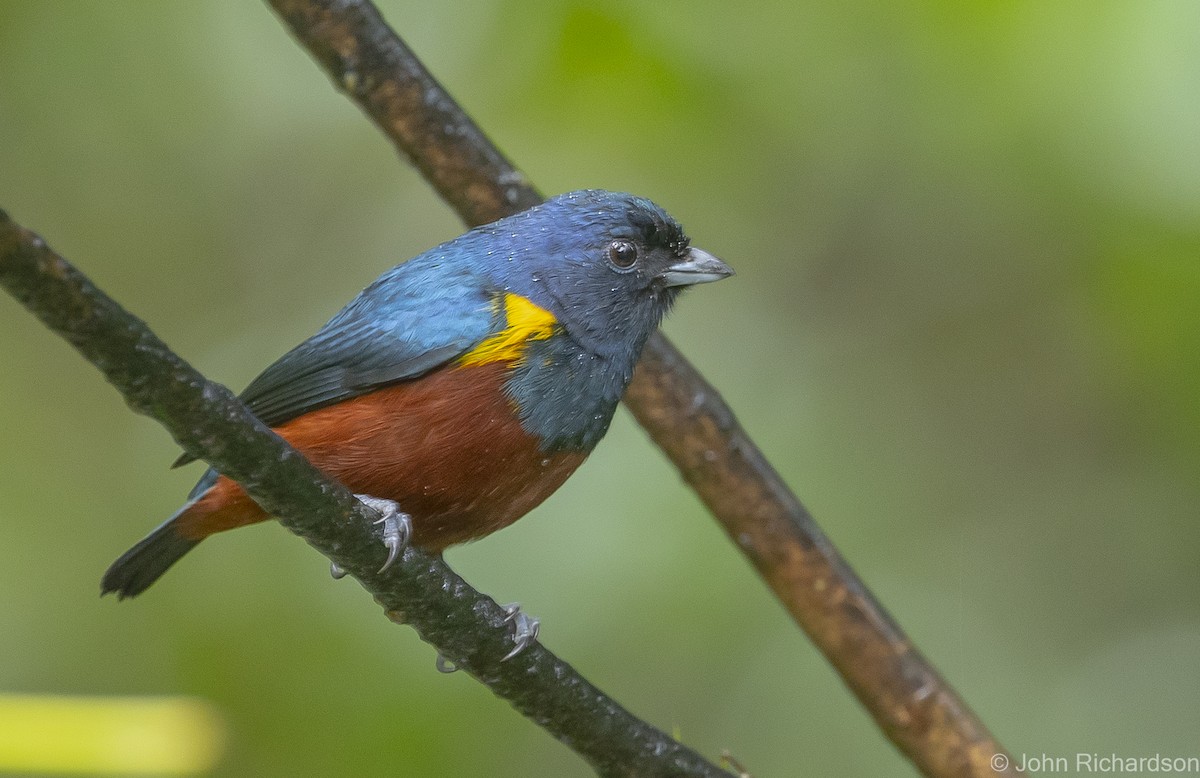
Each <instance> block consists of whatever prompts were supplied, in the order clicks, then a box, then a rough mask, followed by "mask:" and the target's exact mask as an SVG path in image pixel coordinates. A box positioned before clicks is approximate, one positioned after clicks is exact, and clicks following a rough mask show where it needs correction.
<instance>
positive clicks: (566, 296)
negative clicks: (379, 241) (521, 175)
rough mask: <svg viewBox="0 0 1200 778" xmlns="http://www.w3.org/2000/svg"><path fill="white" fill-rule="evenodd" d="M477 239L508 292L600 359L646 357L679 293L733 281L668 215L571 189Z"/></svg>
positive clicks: (647, 205) (643, 204)
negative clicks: (484, 241)
mask: <svg viewBox="0 0 1200 778" xmlns="http://www.w3.org/2000/svg"><path fill="white" fill-rule="evenodd" d="M480 232H482V233H485V234H487V235H489V236H491V240H490V244H489V245H490V246H491V248H492V254H491V258H490V259H491V262H492V263H493V269H494V271H495V272H496V274H497V276H498V278H497V280H498V281H499V282H500V283H501V284H503V286H504V287H505V289H506V290H507V291H512V292H516V293H517V294H520V295H523V296H525V297H527V298H529V299H530V300H532V301H533V302H534V303H536V304H537V305H539V306H541V307H543V308H545V309H546V310H548V311H550V312H551V313H552V314H554V316H555V318H556V319H557V320H558V321H559V323H560V324H561V325H562V327H563V328H564V330H565V331H566V333H567V335H568V336H569V337H571V338H572V339H573V340H575V341H576V342H577V343H578V344H579V345H580V346H581V347H582V348H583V349H585V350H586V351H588V352H590V353H592V354H594V355H596V356H601V357H612V356H621V355H629V354H630V353H631V352H639V351H640V350H641V347H642V345H643V344H644V343H645V341H646V338H647V337H649V335H650V333H651V332H653V331H654V329H655V327H657V326H658V324H659V322H660V321H661V320H662V317H663V315H664V314H666V312H667V311H668V310H669V309H670V307H671V304H672V303H673V302H674V300H675V298H676V296H677V295H678V294H679V292H680V291H681V290H683V289H685V288H687V287H689V286H693V285H695V284H702V283H707V282H709V281H717V280H720V279H722V278H726V277H727V276H730V275H732V274H733V270H731V269H730V267H729V266H728V265H726V264H725V263H724V262H722V261H721V260H719V259H717V258H716V257H714V256H712V255H711V254H709V253H708V252H706V251H702V250H701V249H698V248H694V247H692V246H690V245H689V243H688V238H687V236H686V235H685V234H684V232H683V228H681V227H680V226H679V223H678V222H676V221H675V220H674V219H673V218H671V217H670V216H669V215H668V214H667V213H666V211H664V210H663V209H662V208H660V207H658V206H657V205H655V204H654V203H652V202H651V201H649V200H647V199H645V198H641V197H635V196H634V195H629V194H623V193H615V192H607V191H602V190H583V191H577V192H568V193H567V194H562V195H559V196H557V197H554V198H552V199H550V200H547V201H546V202H545V203H542V204H541V205H538V206H536V207H534V208H531V209H529V210H528V211H524V212H522V213H520V214H517V215H515V216H512V217H509V218H507V219H503V220H501V221H499V222H495V223H494V224H491V225H488V226H486V227H483V228H481V230H480ZM497 247H500V248H499V250H497Z"/></svg>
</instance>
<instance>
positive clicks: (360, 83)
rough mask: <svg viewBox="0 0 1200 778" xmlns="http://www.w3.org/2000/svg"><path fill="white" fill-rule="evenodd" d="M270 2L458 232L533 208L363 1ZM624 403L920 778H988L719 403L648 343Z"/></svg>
mask: <svg viewBox="0 0 1200 778" xmlns="http://www.w3.org/2000/svg"><path fill="white" fill-rule="evenodd" d="M270 2H271V5H272V6H274V8H275V10H276V12H277V13H278V14H279V15H280V17H282V18H283V20H284V21H285V22H286V23H287V25H288V26H289V27H290V28H291V29H292V32H293V33H294V34H295V36H296V37H297V39H299V40H300V42H301V43H303V44H304V46H305V47H307V48H308V50H309V52H310V53H311V54H312V55H313V57H314V58H316V60H317V61H318V62H319V63H320V64H321V66H322V67H324V68H325V70H326V71H327V72H328V73H329V74H330V76H331V77H332V78H333V81H334V83H335V84H337V85H338V86H339V87H340V88H341V89H343V90H344V91H345V92H346V93H347V94H348V95H349V96H350V97H351V98H352V99H353V100H354V101H355V102H356V103H357V104H358V106H359V107H360V108H361V109H362V110H363V111H364V112H365V113H366V114H367V115H368V116H369V117H370V118H371V119H372V120H373V121H374V122H375V124H377V125H378V126H379V128H380V129H381V130H383V132H384V133H385V134H386V135H387V136H388V137H389V138H391V140H392V141H393V142H394V143H395V145H396V147H397V148H398V149H399V150H400V151H401V152H402V153H403V154H404V155H405V156H407V157H408V158H409V159H410V160H412V161H413V163H414V164H415V165H416V166H417V167H418V168H419V169H420V170H421V172H422V173H423V174H424V175H425V177H426V178H427V179H428V180H429V182H430V183H431V184H432V185H433V186H434V187H435V188H436V189H437V191H438V192H439V193H440V194H441V195H442V197H443V198H445V199H446V200H447V201H448V202H449V203H450V204H451V205H453V206H454V207H455V209H456V210H457V211H458V213H459V215H460V216H462V218H463V219H464V221H466V222H467V224H470V225H476V224H481V223H484V222H488V221H492V220H494V219H497V218H500V217H502V216H506V215H508V214H511V213H514V212H516V211H519V210H521V209H523V208H526V207H528V206H529V205H531V204H533V203H536V202H538V201H539V200H540V197H539V196H538V194H537V192H536V191H535V190H534V189H533V188H532V186H531V185H530V184H529V183H527V182H526V180H525V178H524V176H522V175H521V174H520V173H519V172H518V171H517V170H516V169H515V168H514V167H513V166H512V165H511V164H510V163H509V162H508V161H507V160H506V159H505V158H504V156H503V155H502V154H501V153H500V152H499V151H498V150H497V149H496V148H495V147H494V146H493V145H492V144H491V143H490V142H489V141H488V140H487V138H486V137H485V136H484V134H483V133H482V132H481V131H480V130H479V128H478V127H477V126H476V125H475V123H474V122H472V121H471V119H470V117H468V116H467V115H466V114H465V113H464V112H463V111H462V109H461V108H460V107H459V106H458V105H457V104H456V103H455V102H454V100H453V98H451V97H450V96H449V95H448V94H447V93H446V92H445V90H443V89H442V88H441V86H440V85H439V84H438V83H437V82H436V81H435V80H434V79H433V78H432V77H431V76H430V75H429V73H428V72H427V71H426V70H425V68H424V67H423V66H422V65H421V63H420V61H419V60H418V59H417V58H416V56H415V55H414V54H413V53H412V52H411V51H410V50H409V49H408V47H407V46H405V44H404V43H403V41H401V40H400V39H399V38H398V37H396V35H395V33H393V32H392V31H391V30H390V29H389V28H388V27H387V24H386V23H385V22H384V21H383V19H382V18H381V17H380V15H379V12H378V11H377V10H376V9H375V7H374V6H372V5H371V4H370V3H369V2H366V1H365V0H270ZM625 402H626V404H627V405H628V406H629V408H630V410H632V411H633V414H634V416H636V417H637V419H638V421H639V422H640V423H641V424H642V426H643V427H645V429H646V431H647V432H649V434H650V436H651V437H652V438H653V439H654V441H655V443H657V444H658V445H659V446H660V447H661V448H662V449H663V451H665V452H666V453H667V455H668V456H669V457H670V458H671V460H672V461H673V462H674V463H675V465H676V467H678V468H679V471H680V473H681V474H682V475H683V478H684V480H686V481H687V482H688V483H689V484H690V485H691V486H692V488H693V489H695V490H696V492H697V493H698V494H699V495H700V497H701V499H703V500H704V502H705V504H706V505H708V507H709V509H710V510H711V511H712V512H713V515H714V516H716V518H717V519H718V520H719V521H720V522H721V524H722V525H723V526H724V527H725V530H726V532H727V533H728V534H729V536H730V538H732V539H733V541H734V543H735V544H736V545H737V546H738V548H740V549H741V550H742V552H743V553H744V554H746V556H747V557H748V558H749V560H750V561H751V562H752V563H753V564H754V566H755V567H756V568H757V569H758V570H759V572H760V573H761V574H762V576H763V577H764V578H765V579H766V581H767V582H768V584H769V585H770V586H771V589H772V590H773V591H774V592H775V595H776V596H777V597H778V598H779V599H780V601H781V602H782V603H783V604H784V606H785V607H786V608H787V609H788V611H789V612H790V613H791V614H792V617H793V618H794V619H795V620H796V622H797V623H798V624H799V625H800V626H801V627H803V628H804V630H805V631H806V632H807V633H808V634H809V636H810V637H811V638H812V640H813V642H814V643H816V644H817V646H818V647H819V648H820V649H821V651H823V652H824V653H825V655H826V656H827V657H828V658H829V660H830V662H832V663H833V665H834V667H836V668H837V670H838V672H839V673H841V675H842V677H843V679H845V681H846V683H847V684H848V685H849V686H850V688H851V689H852V690H853V691H854V693H855V694H856V695H857V696H858V698H859V699H860V700H861V701H862V703H863V704H864V705H865V706H866V707H867V708H868V710H870V712H871V714H872V715H873V716H874V717H875V720H876V721H877V722H878V723H879V726H880V727H881V728H882V729H883V731H884V732H886V733H887V735H888V737H890V738H891V739H892V740H893V742H895V743H896V745H897V746H899V747H900V748H901V749H902V750H903V751H904V753H905V754H907V755H908V757H909V758H910V759H912V761H913V762H914V763H915V764H916V765H917V766H918V767H919V768H920V769H921V770H922V771H923V772H924V773H925V774H926V775H929V776H940V777H943V778H950V777H951V776H954V778H960V777H961V776H978V777H979V778H985V777H986V778H993V777H994V776H996V775H997V774H998V773H997V771H996V770H994V769H993V766H992V762H991V759H992V757H993V756H996V755H998V754H1000V753H1002V752H1001V750H1000V746H999V744H998V743H997V742H996V741H995V740H994V739H993V738H992V737H991V735H989V734H988V732H987V730H986V729H985V728H984V726H983V724H982V723H981V722H980V721H979V720H978V718H976V717H975V715H974V714H973V713H972V712H971V711H970V709H969V708H968V707H967V706H966V704H965V703H964V702H963V701H962V700H961V699H960V698H959V697H958V695H957V694H956V693H955V692H954V690H953V689H952V688H951V687H950V686H949V684H947V683H946V682H945V680H943V679H942V678H941V676H940V675H939V674H938V673H937V671H936V670H935V669H934V668H933V667H932V666H931V665H930V664H929V663H928V662H927V661H926V660H925V659H924V658H923V657H922V656H921V654H920V653H919V652H918V651H917V650H916V649H915V648H914V647H913V646H912V643H911V642H910V641H909V640H908V638H907V637H906V636H905V635H904V633H903V632H902V631H901V630H900V628H899V627H898V626H897V625H896V623H895V622H894V621H893V620H892V619H891V617H890V616H889V615H888V614H887V612H886V611H885V610H884V608H883V606H882V605H880V603H879V602H878V600H876V599H875V598H874V596H873V595H872V594H871V593H870V592H869V591H868V590H867V588H866V586H864V585H863V583H862V581H861V580H859V578H858V576H856V575H855V574H854V571H853V570H851V569H850V567H849V566H848V565H847V564H846V562H845V561H844V560H843V559H842V557H841V555H840V554H838V552H837V550H836V549H835V548H834V547H833V545H832V544H831V543H830V542H829V540H828V538H826V537H825V534H824V533H823V532H822V531H821V529H820V528H819V527H818V526H817V525H816V523H815V522H814V521H813V519H812V517H811V516H810V515H809V513H808V511H807V510H805V509H804V506H803V505H801V503H800V501H799V500H798V499H797V498H796V496H795V495H794V494H792V492H791V491H790V490H789V489H788V487H787V485H786V484H785V483H784V482H783V480H782V479H781V478H780V477H779V475H778V474H777V473H776V472H775V471H774V469H772V468H771V466H770V464H769V463H768V462H767V460H766V458H765V457H764V456H763V454H762V452H761V451H759V450H758V448H757V447H756V446H755V445H754V443H753V441H751V440H750V438H749V437H748V436H747V435H746V433H745V431H744V430H742V429H741V427H740V426H739V425H738V423H737V420H736V419H735V418H734V415H733V412H732V411H731V410H730V409H729V407H728V406H727V405H726V404H725V402H724V401H723V400H722V399H721V396H720V395H719V394H718V393H717V392H716V390H714V389H713V387H712V386H710V385H709V384H708V383H707V382H706V381H705V380H704V379H703V377H701V376H700V374H699V373H698V372H696V370H695V368H693V367H692V366H691V365H690V364H689V363H688V362H687V360H686V359H685V358H684V357H683V355H682V354H680V353H679V351H678V350H676V349H675V348H674V347H673V346H672V345H671V344H670V343H669V342H668V341H667V339H666V338H664V337H662V336H661V335H656V336H655V337H654V338H652V339H651V341H650V343H649V345H648V346H647V348H646V352H645V355H644V356H643V358H642V361H641V364H640V365H639V367H638V371H637V375H636V376H635V378H634V382H633V384H632V385H631V386H630V388H629V391H628V393H627V394H626V396H625ZM999 763H1000V762H999V761H998V762H997V764H999ZM1001 774H1003V773H1001Z"/></svg>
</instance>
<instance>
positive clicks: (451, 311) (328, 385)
mask: <svg viewBox="0 0 1200 778" xmlns="http://www.w3.org/2000/svg"><path fill="white" fill-rule="evenodd" d="M732 272H733V271H732V270H730V269H729V267H728V266H727V265H726V264H725V263H723V262H721V261H720V260H719V259H717V258H716V257H714V256H712V255H711V254H708V253H706V252H704V251H701V250H700V249H697V248H692V247H689V245H688V238H687V237H686V236H685V235H684V233H683V230H682V229H681V228H680V226H679V224H678V223H677V222H676V221H675V220H674V219H672V218H671V217H670V216H669V215H667V213H666V212H664V211H663V210H662V209H661V208H659V207H658V206H657V205H655V204H654V203H652V202H650V201H649V200H645V199H643V198H640V197H634V196H632V195H628V194H617V193H612V192H605V191H599V190H588V191H579V192H571V193H568V194H564V195H560V196H558V197H555V198H553V199H551V200H548V201H546V202H545V203H543V204H542V205H539V206H536V207H534V208H531V209H529V210H528V211H524V212H522V213H519V214H516V215H514V216H510V217H508V218H506V219H501V220H500V221H497V222H494V223H492V224H488V225H485V226H483V227H479V228H477V229H474V230H471V231H470V232H468V233H466V234H464V235H462V236H460V237H458V238H456V239H454V240H452V241H450V242H448V243H444V244H442V245H441V246H438V247H436V248H433V249H430V250H429V251H426V252H425V253H424V254H421V255H420V256H418V257H416V258H414V259H411V260H409V261H408V262H404V263H402V264H400V265H397V266H396V267H394V268H392V269H391V270H388V271H387V272H386V273H384V274H383V275H382V276H380V277H379V278H378V279H376V280H375V281H374V282H373V283H372V284H371V285H370V286H368V287H367V288H366V289H365V290H363V291H362V292H361V293H360V294H359V295H358V296H357V297H356V298H355V299H354V300H352V301H351V302H350V304H349V305H347V306H346V307H345V308H343V309H342V310H341V311H340V312H339V313H338V314H337V315H336V316H334V317H333V318H332V319H331V320H330V321H329V323H327V324H326V325H325V326H324V327H322V328H321V329H320V330H319V331H318V332H317V333H316V334H315V335H313V336H312V337H311V338H309V339H308V340H306V341H304V342H303V343H301V344H300V345H299V346H297V347H296V348H294V349H292V350H291V351H289V352H288V353H287V354H285V355H284V356H283V357H282V358H281V359H279V360H278V361H277V362H275V363H274V364H273V365H271V366H270V367H268V368H267V369H266V371H264V372H263V373H262V375H260V376H259V377H258V378H256V379H255V380H254V381H252V382H251V383H250V385H249V386H248V387H247V388H246V390H245V391H244V392H243V393H242V395H241V397H242V400H244V401H245V403H246V404H247V406H249V408H250V409H251V410H252V411H253V412H254V413H255V414H256V415H257V416H258V417H259V418H260V419H262V421H263V422H264V423H266V424H267V425H268V426H270V427H272V428H274V429H275V431H276V432H278V433H279V434H280V435H281V436H283V437H284V438H285V439H286V440H287V441H288V442H289V443H291V444H292V445H293V446H295V447H296V448H297V449H298V450H300V451H301V452H302V453H303V454H304V455H305V456H306V457H308V459H309V460H310V461H312V463H313V464H314V465H316V466H317V467H318V468H320V469H321V470H322V471H323V472H325V473H326V474H328V475H329V476H331V477H333V478H335V479H337V480H338V481H341V482H342V483H343V484H345V485H346V486H347V487H349V488H350V489H351V490H353V491H354V492H356V493H361V494H362V495H370V496H372V497H374V498H381V499H382V500H390V501H394V503H395V504H396V505H398V506H399V508H400V510H401V511H403V512H404V514H407V516H405V517H404V518H405V520H406V521H407V519H408V517H411V523H406V526H405V527H404V528H403V529H404V530H405V531H411V540H412V542H413V543H414V544H416V545H418V546H420V547H421V548H424V549H426V550H429V551H433V552H440V551H442V550H443V549H445V548H446V547H447V546H450V545H453V544H455V543H462V542H464V541H468V540H473V539H475V538H479V537H482V536H484V535H487V534H489V533H491V532H494V531H496V530H498V529H500V528H502V527H505V526H507V525H509V524H511V523H512V522H514V521H516V520H517V519H518V518H520V517H521V516H523V515H524V514H525V513H527V512H528V511H530V510H531V509H532V508H534V507H535V506H536V505H538V504H539V503H541V502H542V501H543V500H544V499H546V497H548V496H549V495H550V494H551V493H552V492H554V490H555V489H557V488H558V487H559V486H561V485H562V483H563V482H564V481H565V480H566V479H567V477H568V476H570V475H571V473H573V472H574V471H575V469H576V468H577V467H579V465H580V464H581V463H582V462H583V460H584V459H585V458H586V457H587V455H588V453H589V452H591V450H592V449H593V448H594V447H595V445H596V444H597V443H598V442H599V441H600V439H601V438H602V437H604V433H605V432H606V431H607V430H608V425H609V422H610V421H611V420H612V417H613V413H614V411H615V409H616V407H617V403H618V401H619V400H620V399H621V395H622V394H623V393H624V391H625V388H626V386H627V385H628V383H629V380H630V377H631V376H632V374H633V368H634V364H635V363H636V362H637V360H638V356H639V355H640V353H641V351H642V347H643V345H644V344H645V342H646V339H647V337H649V335H650V334H651V332H653V331H654V329H655V328H656V327H657V326H658V324H659V322H660V320H661V319H662V317H663V315H664V314H665V313H666V312H667V310H668V309H669V308H670V307H671V304H672V302H673V301H674V300H675V297H676V295H677V294H678V293H679V291H680V290H681V289H683V288H685V287H688V286H691V285H693V284H701V283H706V282H709V281H716V280H719V279H721V278H725V277H726V276H728V275H730V274H732ZM187 461H190V460H189V458H188V457H187V456H186V455H185V456H184V457H182V458H181V459H180V461H179V462H177V464H182V463H184V462H187ZM267 518H269V517H268V515H267V514H266V513H265V512H264V511H263V510H262V509H261V508H260V507H258V505H257V504H256V503H255V502H254V501H253V500H251V499H250V497H249V496H248V495H247V494H246V493H245V492H244V491H243V490H242V488H241V487H240V486H239V485H238V484H237V483H235V482H234V481H231V480H230V479H228V478H226V477H225V476H223V475H220V474H219V473H217V472H216V471H215V470H212V469H210V470H208V472H206V473H205V474H204V476H203V477H202V478H201V479H200V482H199V483H198V484H196V487H195V488H194V489H193V490H192V492H191V494H190V495H189V497H188V501H187V502H186V503H185V504H184V505H183V507H182V508H180V509H179V511H177V512H176V513H175V515H173V516H171V518H169V519H167V521H166V522H164V523H163V524H162V525H161V526H159V527H158V528H157V529H155V530H154V531H153V532H151V533H150V535H148V536H147V537H146V538H145V539H143V540H142V541H141V542H139V543H138V544H137V545H135V546H134V547H133V548H131V549H130V550H129V551H127V552H126V553H125V554H124V555H123V556H121V558H120V559H118V560H117V561H116V562H114V563H113V565H112V566H111V567H110V568H109V569H108V571H107V572H106V573H105V574H104V578H103V581H102V582H101V586H102V591H103V592H104V593H108V592H116V593H117V595H118V596H119V597H120V598H125V597H132V596H134V595H136V594H140V593H141V592H143V591H145V589H146V588H147V587H148V586H150V584H152V583H154V582H155V581H156V580H158V578H159V577H160V576H161V575H162V574H163V573H165V572H166V571H167V569H168V568H169V567H170V566H171V565H173V564H174V563H175V562H176V561H177V560H178V559H179V558H180V557H182V556H183V555H184V554H186V553H187V552H188V551H190V550H191V549H192V548H194V547H195V546H196V544H197V543H199V542H200V541H201V540H203V539H204V538H206V537H208V536H209V535H212V534H213V533H216V532H221V531H223V530H227V529H234V528H235V527H241V526H244V525H247V524H253V523H255V522H259V521H263V520H265V519H267ZM389 526H390V530H385V535H387V534H388V533H389V532H390V537H387V538H385V540H387V542H389V545H391V546H392V551H393V553H394V552H395V551H396V550H397V549H396V547H395V546H396V541H397V537H396V535H397V533H399V532H400V528H399V527H396V526H394V524H393V525H389Z"/></svg>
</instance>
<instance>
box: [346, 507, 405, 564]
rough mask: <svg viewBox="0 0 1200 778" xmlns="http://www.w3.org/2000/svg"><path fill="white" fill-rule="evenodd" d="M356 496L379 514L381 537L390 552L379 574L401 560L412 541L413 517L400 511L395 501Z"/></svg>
mask: <svg viewBox="0 0 1200 778" xmlns="http://www.w3.org/2000/svg"><path fill="white" fill-rule="evenodd" d="M354 496H355V497H357V498H358V500H359V502H361V503H362V504H363V505H365V506H367V507H368V508H370V509H371V510H373V511H375V512H376V513H378V514H379V519H378V520H377V521H376V522H375V523H376V524H378V525H380V536H381V538H382V540H383V545H384V546H386V547H387V550H388V555H387V559H386V560H385V561H384V563H383V567H381V568H379V572H381V573H382V572H383V571H384V570H387V569H388V568H389V567H391V566H392V564H393V563H394V562H395V561H396V560H397V559H399V558H400V552H401V551H403V550H404V547H405V546H407V545H408V542H409V540H411V539H412V533H413V528H412V516H409V515H408V514H407V513H405V512H404V511H402V510H400V506H399V505H397V504H396V503H395V502H394V501H393V500H385V499H383V498H382V497H372V496H371V495H369V494H356V495H354Z"/></svg>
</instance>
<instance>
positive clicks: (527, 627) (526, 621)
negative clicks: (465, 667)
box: [435, 602, 542, 673]
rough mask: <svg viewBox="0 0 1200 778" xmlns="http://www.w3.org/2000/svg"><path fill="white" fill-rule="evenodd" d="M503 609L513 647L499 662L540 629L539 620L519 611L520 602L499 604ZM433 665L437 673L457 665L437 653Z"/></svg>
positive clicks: (519, 649)
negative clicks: (510, 631) (510, 627)
mask: <svg viewBox="0 0 1200 778" xmlns="http://www.w3.org/2000/svg"><path fill="white" fill-rule="evenodd" d="M500 607H501V608H503V609H504V613H505V617H504V622H505V623H506V624H511V625H512V628H513V648H512V651H509V652H508V653H507V654H505V655H504V658H503V659H501V660H500V661H501V662H507V661H508V660H510V659H512V658H513V657H514V656H516V655H517V654H519V653H521V652H522V651H524V650H525V649H526V648H528V647H529V645H530V644H531V643H533V641H535V640H537V636H538V632H539V631H540V630H541V626H542V622H541V620H539V619H537V618H534V617H533V616H529V615H526V614H525V613H523V612H522V611H521V605H520V603H516V602H510V603H509V604H508V605H501V606H500ZM435 667H437V670H438V672H439V673H453V672H455V671H457V670H458V666H457V665H455V664H454V662H452V661H450V660H449V659H447V658H446V657H444V656H442V655H441V654H438V655H437V661H436V663H435Z"/></svg>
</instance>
